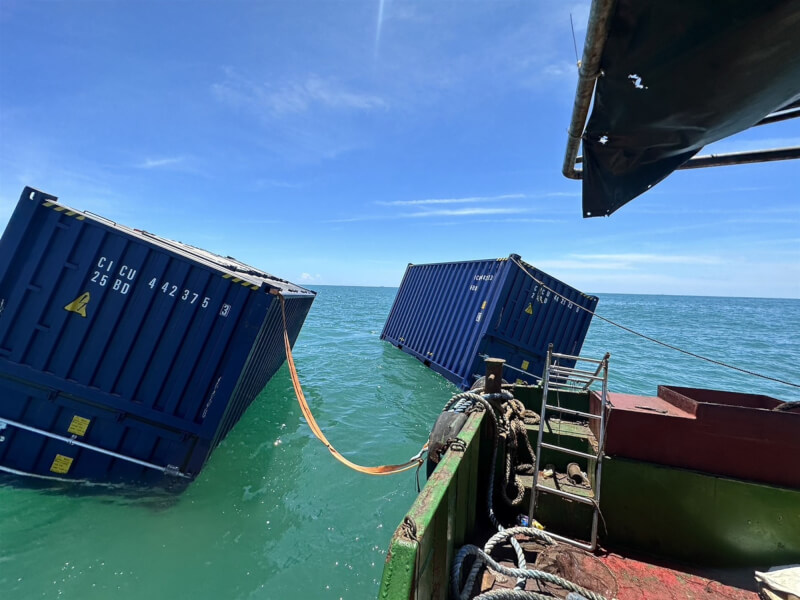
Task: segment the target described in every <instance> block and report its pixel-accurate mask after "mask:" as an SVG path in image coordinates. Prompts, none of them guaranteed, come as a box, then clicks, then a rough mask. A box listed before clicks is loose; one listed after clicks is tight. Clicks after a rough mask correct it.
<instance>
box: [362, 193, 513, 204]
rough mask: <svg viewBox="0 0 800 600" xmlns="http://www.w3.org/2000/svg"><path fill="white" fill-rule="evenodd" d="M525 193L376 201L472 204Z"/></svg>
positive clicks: (506, 198) (511, 197) (505, 198)
mask: <svg viewBox="0 0 800 600" xmlns="http://www.w3.org/2000/svg"><path fill="white" fill-rule="evenodd" d="M525 197H526V196H525V194H503V195H500V196H469V197H466V198H425V199H423V200H394V201H392V202H380V201H379V202H376V204H382V205H384V206H421V205H427V204H472V203H475V202H497V201H499V200H510V199H515V198H525Z"/></svg>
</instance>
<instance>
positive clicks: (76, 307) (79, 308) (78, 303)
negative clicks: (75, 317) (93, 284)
mask: <svg viewBox="0 0 800 600" xmlns="http://www.w3.org/2000/svg"><path fill="white" fill-rule="evenodd" d="M89 300H91V296H89V292H84V293H83V294H81V295H80V296H78V297H77V298H75V300H73V301H72V302H70V303H69V304H67V305H66V306H65V307H64V310H68V311H69V312H74V313H78V314H79V315H80V316H82V317H86V305H87V304H89Z"/></svg>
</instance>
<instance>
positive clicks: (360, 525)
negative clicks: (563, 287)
mask: <svg viewBox="0 0 800 600" xmlns="http://www.w3.org/2000/svg"><path fill="white" fill-rule="evenodd" d="M395 292H396V290H394V289H389V288H350V287H321V288H320V289H319V295H318V297H317V300H316V301H315V303H314V306H313V308H312V310H311V313H310V315H309V317H308V320H307V321H306V324H305V327H304V328H303V331H302V332H301V334H300V337H299V339H298V341H297V344H296V346H295V360H296V363H297V366H298V370H299V374H300V378H301V380H302V382H303V386H304V389H305V392H306V396H307V397H308V399H309V403H310V404H311V406H312V410H313V412H314V414H315V416H316V419H317V421H318V423H319V424H320V426H321V427H322V429H323V430H324V431H325V433H326V435H327V436H328V438H329V439H330V441H331V442H332V443H333V444H334V445H335V446H336V447H337V448H338V449H339V451H341V452H342V453H343V454H344V455H345V456H347V457H349V458H351V459H352V460H354V461H356V462H360V463H363V464H369V465H377V464H385V463H397V462H403V461H405V460H406V459H408V458H409V457H410V456H412V455H413V454H415V453H416V452H417V451H418V450H419V448H420V446H421V445H422V444H423V443H424V442H425V440H426V439H427V436H428V432H429V429H430V427H431V425H432V424H433V422H434V421H435V419H436V416H437V414H438V413H439V411H440V410H441V407H442V406H443V404H444V403H445V402H446V401H447V399H448V398H449V397H450V395H451V394H452V393H454V392H455V391H456V390H455V388H454V387H453V386H451V385H450V384H449V383H447V382H446V381H445V380H444V379H443V378H442V377H440V376H439V375H437V374H436V373H434V372H433V371H431V370H429V369H427V368H425V367H424V366H422V365H421V364H420V363H419V362H417V361H416V360H415V359H413V358H411V357H410V356H407V355H406V354H404V353H402V352H400V351H398V350H397V349H395V348H393V347H391V346H390V345H389V344H387V343H384V342H381V341H380V340H379V335H380V331H381V329H382V326H383V323H384V321H385V319H386V316H387V314H388V312H389V309H390V307H391V303H392V300H393V299H394V295H395ZM598 312H599V314H601V315H604V316H606V317H608V318H610V319H612V320H615V321H619V322H621V323H623V324H625V325H627V326H629V327H631V328H633V329H636V330H639V331H641V332H642V333H645V334H647V335H650V336H652V337H655V338H658V339H662V340H664V341H667V342H669V343H671V344H673V345H676V346H681V347H685V348H687V349H690V350H692V351H693V352H696V353H699V354H704V355H708V356H712V357H714V358H715V359H718V360H721V361H724V362H731V363H734V364H736V365H738V366H740V367H743V368H747V369H749V370H752V371H759V372H765V373H768V374H771V375H774V376H777V377H780V378H783V379H789V380H792V381H797V380H798V379H800V367H799V365H800V341H798V338H800V335H798V334H800V300H762V299H732V298H696V297H691V298H689V297H678V296H632V295H602V296H601V298H600V304H599V306H598ZM606 351H609V352H611V354H612V357H611V365H610V380H611V388H612V389H613V390H615V391H623V392H634V393H644V394H654V393H655V389H656V386H657V385H658V384H659V383H666V384H674V385H685V386H698V387H703V386H705V387H718V388H721V389H732V390H740V391H748V392H753V393H762V394H769V395H774V396H776V397H779V398H782V399H785V400H800V393H799V392H800V390H798V389H797V388H792V387H787V386H783V385H780V384H777V383H773V382H769V381H764V380H759V379H754V378H752V377H749V376H746V375H743V374H739V373H736V372H733V371H728V370H726V369H723V368H721V367H716V366H712V365H706V364H705V363H702V362H698V361H697V360H696V359H692V358H690V357H687V356H684V355H681V354H676V353H675V352H673V351H671V350H667V349H665V348H661V347H659V346H655V345H653V344H652V343H651V342H647V341H645V340H641V339H639V338H635V337H632V336H631V335H630V334H628V333H625V332H623V331H621V330H619V329H617V328H615V327H613V326H611V325H609V324H607V323H604V322H602V321H598V320H595V321H594V322H593V324H592V327H591V329H590V331H589V335H588V337H587V341H586V343H585V345H584V354H589V355H598V356H599V355H602V354H603V353H604V352H606ZM423 475H424V474H423ZM415 496H416V482H415V477H414V472H413V471H412V472H409V473H404V474H400V475H395V476H390V477H370V476H367V475H362V474H360V473H356V472H353V471H351V470H349V469H347V468H346V467H345V466H343V465H341V464H340V463H338V462H336V461H335V460H334V459H333V458H332V457H331V456H330V454H329V452H328V451H327V449H326V448H325V447H324V446H322V444H320V443H319V442H318V441H317V440H316V438H314V437H313V435H312V433H311V431H310V430H309V428H308V426H307V424H306V423H305V420H304V419H303V417H302V415H301V412H300V409H299V407H298V405H297V401H296V400H295V397H294V392H293V391H292V386H291V382H290V379H289V374H288V370H287V369H286V367H285V366H284V367H283V368H282V369H281V370H280V371H279V372H278V374H277V375H276V376H275V377H274V378H273V379H272V381H271V382H270V383H269V385H268V386H267V388H266V389H265V390H264V391H263V392H262V394H261V395H260V397H259V398H258V400H257V401H256V402H255V403H254V404H253V406H252V407H251V408H250V409H249V410H248V411H247V413H246V414H245V415H244V417H243V418H242V420H241V421H240V422H239V423H238V424H237V426H236V427H235V428H234V429H233V430H232V431H231V433H230V434H229V436H228V437H227V439H226V440H225V441H224V442H223V443H222V445H221V446H220V447H219V448H217V450H216V451H215V452H214V454H213V455H212V457H211V460H210V462H209V463H208V465H207V466H206V468H205V469H204V470H203V472H202V473H201V474H200V476H199V478H198V479H197V480H196V481H195V482H194V483H192V484H191V485H190V486H189V488H188V489H187V490H186V491H185V492H184V493H182V494H180V495H179V496H170V495H165V494H155V493H153V494H132V493H129V492H126V491H125V490H119V489H105V488H102V487H100V488H85V487H79V488H74V487H72V488H70V487H67V488H64V487H59V486H55V487H52V486H50V487H48V486H45V487H37V488H31V487H20V486H19V485H12V484H10V483H8V482H7V481H6V482H4V483H0V599H2V600H7V599H13V600H16V599H25V600H27V599H35V598H65V599H81V600H91V599H113V600H127V599H142V598H144V599H148V600H156V599H161V598H164V599H182V598H186V599H197V600H200V599H228V598H231V599H234V598H235V599H278V598H311V599H316V598H320V599H338V598H351V599H368V598H375V597H376V595H377V590H378V584H379V581H380V577H381V572H382V568H383V562H384V560H385V558H386V548H387V546H388V543H389V538H390V537H391V535H392V533H393V531H394V529H395V528H396V527H397V525H398V523H399V522H400V520H401V519H402V517H403V515H404V514H405V512H406V510H407V508H408V507H409V506H410V504H411V503H412V502H413V500H414V498H415Z"/></svg>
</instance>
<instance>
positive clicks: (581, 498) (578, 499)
mask: <svg viewBox="0 0 800 600" xmlns="http://www.w3.org/2000/svg"><path fill="white" fill-rule="evenodd" d="M536 489H537V490H539V491H542V492H549V493H551V494H555V495H556V496H561V497H562V498H567V499H568V500H575V502H583V503H584V504H588V505H590V506H594V503H595V502H594V499H593V498H586V497H585V496H578V494H571V493H570V492H564V491H562V490H557V489H554V488H551V487H547V486H544V485H542V484H540V483H537V484H536Z"/></svg>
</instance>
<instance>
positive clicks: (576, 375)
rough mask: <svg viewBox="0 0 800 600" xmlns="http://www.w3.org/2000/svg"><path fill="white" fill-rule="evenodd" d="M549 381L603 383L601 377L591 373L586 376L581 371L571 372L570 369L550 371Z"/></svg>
mask: <svg viewBox="0 0 800 600" xmlns="http://www.w3.org/2000/svg"><path fill="white" fill-rule="evenodd" d="M550 378H551V379H579V380H581V381H603V377H600V376H599V375H594V374H593V373H590V374H586V373H584V372H582V371H573V370H571V369H564V370H561V369H552V370H551V371H550Z"/></svg>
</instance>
